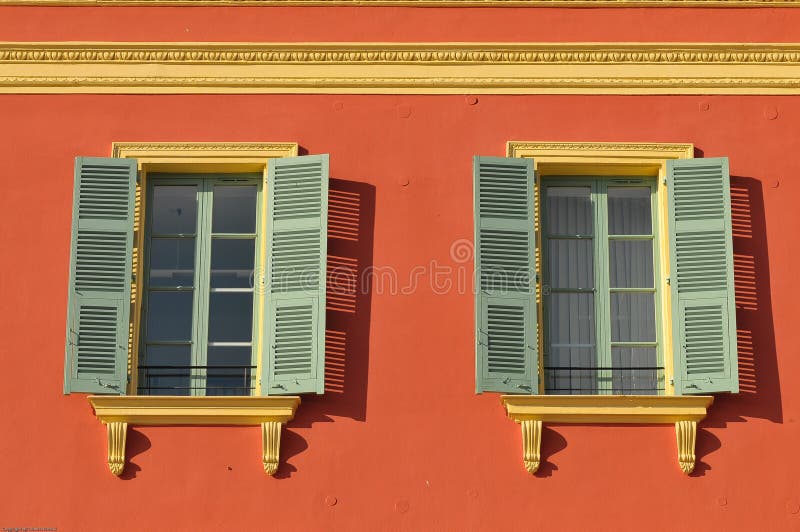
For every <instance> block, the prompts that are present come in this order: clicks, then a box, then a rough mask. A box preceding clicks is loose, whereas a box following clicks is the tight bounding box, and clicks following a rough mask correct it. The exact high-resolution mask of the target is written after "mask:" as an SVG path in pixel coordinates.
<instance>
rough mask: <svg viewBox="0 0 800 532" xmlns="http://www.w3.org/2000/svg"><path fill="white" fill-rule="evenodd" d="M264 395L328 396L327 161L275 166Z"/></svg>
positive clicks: (270, 214)
mask: <svg viewBox="0 0 800 532" xmlns="http://www.w3.org/2000/svg"><path fill="white" fill-rule="evenodd" d="M267 187H268V195H269V204H268V207H267V209H268V212H267V235H268V238H267V242H268V254H269V256H268V257H267V260H266V264H267V276H266V279H267V307H268V308H267V311H266V312H267V320H266V321H265V324H264V337H265V339H266V345H265V356H264V360H265V363H264V364H263V369H262V374H261V393H262V395H271V394H296V393H309V392H316V393H322V392H323V391H324V364H325V352H324V346H325V270H326V262H327V238H328V234H327V229H328V227H327V226H328V216H327V215H328V156H327V155H314V156H304V157H292V158H283V159H275V160H273V161H271V163H270V166H269V175H268V179H267Z"/></svg>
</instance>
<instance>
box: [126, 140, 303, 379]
mask: <svg viewBox="0 0 800 532" xmlns="http://www.w3.org/2000/svg"><path fill="white" fill-rule="evenodd" d="M298 150H299V146H298V144H297V143H296V142H114V143H113V144H112V145H111V156H112V157H120V158H133V159H136V160H137V162H138V167H139V171H140V180H139V182H138V183H137V185H136V208H135V215H134V233H135V235H136V239H135V240H136V241H135V248H134V254H133V279H134V280H133V282H132V285H131V294H132V298H131V299H132V301H131V324H130V327H129V335H128V371H129V375H130V379H129V380H128V395H135V394H136V390H137V387H138V379H139V371H138V362H139V360H138V356H136V354H137V353H138V349H139V331H140V327H141V311H142V308H141V304H142V293H141V292H142V284H143V283H141V282H139V279H140V278H141V277H140V275H139V272H140V271H143V269H142V267H141V265H140V261H141V260H142V257H144V253H143V250H144V231H143V230H142V229H143V225H142V223H143V222H142V221H143V220H144V217H143V216H144V212H145V208H146V206H145V194H144V193H143V191H144V190H145V187H146V183H147V173H148V172H159V171H160V172H175V173H181V172H251V171H253V172H262V174H263V183H262V190H263V197H264V200H263V201H262V207H261V208H262V215H263V217H262V220H263V226H262V230H263V229H265V228H266V212H267V211H266V209H267V207H266V204H267V200H266V198H267V164H268V161H269V160H270V159H274V158H277V157H296V156H297V153H298ZM264 234H266V232H264ZM266 245H267V244H266V238H262V239H261V256H262V257H265V256H266V249H267V248H266ZM259 275H260V276H261V278H260V279H259V283H260V284H259V287H260V289H259V290H257V294H258V296H257V297H258V298H259V301H258V302H257V306H258V309H259V315H258V316H256V319H258V323H261V322H262V321H263V319H264V318H263V317H264V290H263V287H264V280H263V272H261V273H260V274H259ZM262 343H263V330H262V328H261V327H259V328H258V336H257V338H256V353H261V352H263V350H262V349H261V345H262ZM261 366H262V360H261V357H260V356H259V357H258V358H257V360H256V375H257V379H256V390H255V393H256V395H260V394H261Z"/></svg>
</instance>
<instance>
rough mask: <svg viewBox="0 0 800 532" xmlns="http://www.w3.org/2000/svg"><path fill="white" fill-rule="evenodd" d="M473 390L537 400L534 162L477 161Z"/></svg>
mask: <svg viewBox="0 0 800 532" xmlns="http://www.w3.org/2000/svg"><path fill="white" fill-rule="evenodd" d="M474 174H475V175H474V177H475V268H476V271H477V273H478V275H477V280H476V282H477V287H476V288H477V290H476V300H475V305H476V325H477V330H476V390H477V391H478V392H484V391H498V392H507V393H538V378H537V370H538V344H537V336H536V327H537V320H536V302H535V286H534V278H535V264H534V244H535V241H534V205H533V194H534V176H533V161H532V160H530V159H513V158H497V157H475V161H474Z"/></svg>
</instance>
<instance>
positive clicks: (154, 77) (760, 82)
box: [0, 42, 800, 94]
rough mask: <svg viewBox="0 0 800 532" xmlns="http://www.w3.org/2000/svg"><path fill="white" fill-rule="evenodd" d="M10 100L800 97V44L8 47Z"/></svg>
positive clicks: (3, 68) (1, 63) (1, 69)
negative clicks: (64, 96) (55, 96)
mask: <svg viewBox="0 0 800 532" xmlns="http://www.w3.org/2000/svg"><path fill="white" fill-rule="evenodd" d="M0 93H129V94H214V93H251V94H258V93H263V94H268V93H283V94H303V93H305V94H325V93H328V94H464V93H475V94H589V93H590V94H800V44H798V43H791V44H733V43H731V44H724V43H671V44H666V43H505V44H498V43H108V42H95V43H52V42H51V43H20V42H14V43H9V42H5V43H0Z"/></svg>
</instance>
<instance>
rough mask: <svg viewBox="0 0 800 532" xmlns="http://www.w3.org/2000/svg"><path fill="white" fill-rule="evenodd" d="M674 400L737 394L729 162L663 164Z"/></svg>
mask: <svg viewBox="0 0 800 532" xmlns="http://www.w3.org/2000/svg"><path fill="white" fill-rule="evenodd" d="M667 173H668V179H669V182H668V188H669V199H670V201H669V230H670V246H671V247H670V272H671V274H670V276H671V290H672V320H673V321H672V327H673V345H674V346H675V366H676V367H675V389H676V391H677V393H679V394H699V393H711V392H738V391H739V376H738V363H737V351H736V306H735V300H734V286H733V244H732V236H731V235H732V233H731V200H730V183H729V175H728V159H727V158H717V159H684V160H675V161H668V163H667Z"/></svg>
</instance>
